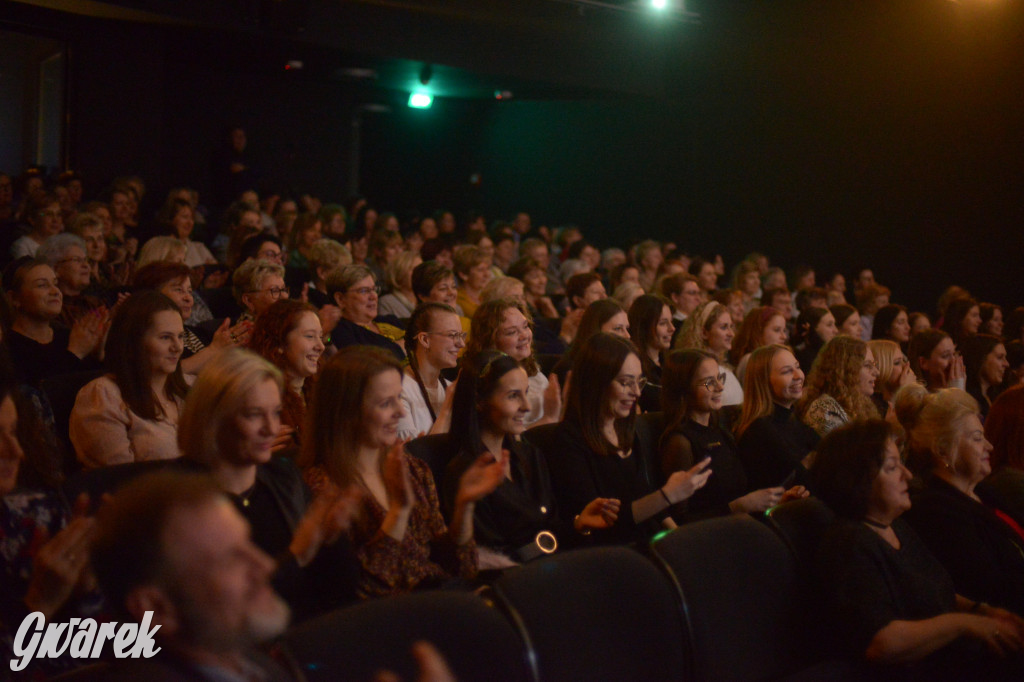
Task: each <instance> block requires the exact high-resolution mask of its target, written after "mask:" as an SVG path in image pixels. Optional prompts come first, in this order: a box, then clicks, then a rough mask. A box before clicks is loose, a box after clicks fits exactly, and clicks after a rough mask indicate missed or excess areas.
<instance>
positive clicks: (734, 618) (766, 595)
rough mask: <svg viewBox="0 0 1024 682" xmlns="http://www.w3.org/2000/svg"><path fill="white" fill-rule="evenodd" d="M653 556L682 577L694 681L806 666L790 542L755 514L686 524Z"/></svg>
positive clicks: (755, 676) (742, 678)
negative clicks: (787, 543) (802, 652)
mask: <svg viewBox="0 0 1024 682" xmlns="http://www.w3.org/2000/svg"><path fill="white" fill-rule="evenodd" d="M651 553H652V555H653V556H654V558H655V560H657V561H659V562H660V563H661V564H662V566H663V568H664V569H665V570H666V571H667V572H668V573H669V574H670V575H671V576H672V577H673V578H674V579H675V580H676V581H677V583H678V585H679V589H680V590H681V592H682V595H683V605H684V611H685V613H686V617H687V620H688V630H689V632H690V635H691V639H690V642H689V646H688V647H687V649H688V652H689V656H690V657H692V660H693V666H694V668H693V674H694V679H699V680H707V681H708V682H718V681H728V682H746V681H751V680H767V679H776V678H779V677H782V676H784V675H786V674H787V673H789V672H792V671H793V670H796V669H798V668H800V667H802V664H803V662H804V661H803V659H802V656H801V655H800V653H799V650H800V648H801V647H800V643H801V641H802V640H801V628H800V622H801V620H800V615H799V614H800V611H801V609H802V608H803V603H802V601H801V600H799V599H798V598H797V596H798V594H799V586H798V581H797V575H796V567H795V562H794V561H793V557H792V556H791V555H790V553H789V551H788V549H787V548H786V546H785V545H784V544H783V542H782V541H781V540H780V539H779V538H778V537H777V536H776V535H775V533H773V532H772V531H771V530H770V529H769V528H767V527H766V526H765V525H763V524H761V523H758V522H757V521H755V520H753V519H751V518H750V517H748V516H729V517H721V518H715V519H709V520H707V521H700V522H697V523H692V524H687V525H685V526H682V527H680V528H678V529H677V530H674V531H672V532H671V533H668V534H666V535H663V536H661V537H660V538H658V539H656V540H655V541H654V542H652V544H651Z"/></svg>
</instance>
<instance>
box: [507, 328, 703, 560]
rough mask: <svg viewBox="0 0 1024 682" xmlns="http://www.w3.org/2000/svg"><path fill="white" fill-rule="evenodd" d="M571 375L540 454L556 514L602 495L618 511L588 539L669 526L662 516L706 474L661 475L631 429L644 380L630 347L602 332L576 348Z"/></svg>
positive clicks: (633, 537) (622, 538)
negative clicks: (560, 414)
mask: <svg viewBox="0 0 1024 682" xmlns="http://www.w3.org/2000/svg"><path fill="white" fill-rule="evenodd" d="M572 376H573V379H572V381H570V382H569V384H570V385H569V395H568V398H567V402H566V411H565V419H564V420H563V421H562V422H561V423H560V424H559V426H558V429H557V431H556V432H555V434H554V437H553V438H551V439H550V442H549V443H547V444H545V448H550V451H548V450H545V453H544V454H545V456H546V457H547V460H548V466H549V467H550V468H551V482H552V485H553V487H554V491H555V499H556V500H558V508H559V511H560V513H561V514H562V518H563V519H565V520H566V521H568V520H571V519H572V518H573V515H574V514H576V513H577V512H576V511H575V510H577V509H583V508H584V507H585V506H586V505H587V504H589V503H590V502H591V501H592V500H593V499H594V498H595V497H604V498H612V499H617V500H619V501H620V507H619V515H618V518H617V519H616V520H615V523H614V525H612V526H611V527H610V528H606V529H603V530H596V531H594V533H593V536H592V537H593V541H594V542H599V543H603V544H616V543H617V544H624V543H629V542H633V541H637V540H639V541H646V540H647V539H649V538H650V536H651V535H652V534H653V533H655V532H657V531H658V530H659V529H661V528H662V527H665V526H667V527H673V526H674V525H675V524H674V523H672V522H671V520H670V519H667V518H666V517H667V513H666V512H667V511H668V510H669V507H671V506H673V505H675V504H678V503H680V502H682V501H683V500H685V499H687V498H688V497H690V495H692V494H693V492H694V491H695V490H697V489H699V488H700V487H701V486H702V485H704V483H705V481H707V477H708V475H709V473H708V472H707V471H706V470H705V468H706V465H704V464H701V465H697V466H694V467H692V468H689V470H688V471H676V472H674V473H672V474H671V475H670V476H668V477H665V478H663V477H662V476H661V475H660V472H659V471H658V470H657V467H656V465H655V463H654V460H653V455H654V452H653V443H648V442H645V440H644V439H643V438H641V437H639V434H638V433H637V432H636V430H635V428H634V424H635V422H636V402H637V399H638V398H639V397H640V392H641V391H642V390H643V385H644V383H645V382H644V377H643V375H642V374H641V370H640V356H639V354H638V353H637V351H636V347H635V346H633V344H632V343H630V342H629V341H627V340H626V339H623V338H620V337H617V336H614V335H612V334H608V333H605V332H600V333H598V334H596V335H594V336H593V337H591V338H590V339H589V340H588V341H587V342H586V343H585V344H584V345H583V347H582V348H581V349H580V352H579V354H578V355H577V356H576V360H575V362H574V363H573V367H572ZM527 437H529V434H527ZM666 478H667V480H666ZM663 481H664V484H663V485H661V487H660V488H659V487H658V486H659V484H661V483H662V482H663ZM659 520H664V521H666V522H667V523H666V524H665V525H663V524H661V523H659Z"/></svg>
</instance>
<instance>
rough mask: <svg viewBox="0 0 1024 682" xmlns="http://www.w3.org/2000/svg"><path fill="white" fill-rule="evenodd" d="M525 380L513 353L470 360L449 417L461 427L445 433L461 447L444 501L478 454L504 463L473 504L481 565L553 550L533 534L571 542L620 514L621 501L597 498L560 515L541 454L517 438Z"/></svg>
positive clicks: (451, 465)
mask: <svg viewBox="0 0 1024 682" xmlns="http://www.w3.org/2000/svg"><path fill="white" fill-rule="evenodd" d="M527 387H528V381H527V376H526V370H524V369H523V368H522V366H521V364H520V363H519V361H518V360H516V359H515V358H512V357H511V356H508V355H506V354H504V353H501V352H498V351H484V352H483V353H480V354H479V355H477V356H475V357H474V358H473V359H472V360H470V361H469V362H468V363H467V365H466V367H465V368H464V369H463V375H462V378H460V379H459V384H458V386H457V387H456V389H455V407H454V412H453V419H454V420H455V422H456V423H458V424H459V426H460V428H459V429H458V431H455V432H452V433H451V434H450V435H449V441H450V442H451V444H452V446H453V447H452V450H453V451H454V452H457V453H458V454H457V455H456V456H455V457H454V459H452V461H451V462H450V463H449V464H448V471H447V474H446V476H445V481H444V496H443V497H444V499H445V501H446V503H447V504H448V506H449V508H450V506H451V503H452V500H453V499H454V495H455V492H456V488H457V485H458V482H459V479H460V478H461V477H462V474H463V472H465V471H466V470H467V469H468V468H469V467H471V466H473V463H474V462H476V460H477V458H479V457H480V454H481V453H487V454H489V455H490V456H491V457H493V458H494V459H495V460H496V461H499V462H501V463H502V467H503V470H504V476H503V478H502V481H501V484H500V485H499V486H498V487H497V488H496V489H495V490H494V492H492V493H491V494H490V495H488V496H487V497H485V498H483V499H482V500H480V501H479V502H477V503H476V507H475V511H474V514H473V526H474V529H475V531H474V534H475V537H476V540H477V544H478V549H479V550H480V559H481V567H485V566H491V567H495V568H504V567H508V566H510V565H512V564H513V563H514V562H524V561H529V560H530V559H533V558H537V557H539V556H543V555H544V554H546V553H550V551H552V550H553V548H552V547H551V545H550V544H547V543H546V542H545V540H541V539H539V538H538V534H539V533H541V532H545V531H546V532H547V533H548V534H550V535H553V536H554V538H555V543H554V544H555V545H556V546H557V547H563V548H565V547H572V546H573V545H577V544H579V543H580V541H582V539H583V538H582V536H581V535H580V534H581V533H582V534H583V535H589V534H590V531H591V530H601V529H604V528H607V527H609V526H610V525H612V524H614V523H615V520H616V518H617V517H618V512H619V501H618V500H613V499H604V498H596V499H594V500H591V501H590V503H589V504H587V505H586V506H585V507H583V508H582V509H581V510H579V511H578V513H577V514H576V516H575V519H574V521H573V525H572V526H570V525H569V524H568V523H566V522H565V521H564V520H562V518H561V517H560V515H559V513H558V507H557V503H556V501H555V497H554V494H553V492H552V489H551V475H550V473H549V471H548V466H547V462H546V460H545V459H544V457H543V456H542V455H541V453H540V451H539V450H538V449H537V448H536V447H535V446H534V445H532V444H531V443H530V442H529V441H528V440H523V439H521V438H519V436H521V435H522V433H523V431H525V429H526V420H525V417H526V415H527V414H528V413H529V409H530V406H529V402H528V401H527V399H526V394H527ZM546 540H547V541H550V538H546ZM541 547H545V548H546V549H541ZM484 550H488V551H486V552H485V551H484ZM485 558H486V559H487V563H486V564H485V563H484V559H485Z"/></svg>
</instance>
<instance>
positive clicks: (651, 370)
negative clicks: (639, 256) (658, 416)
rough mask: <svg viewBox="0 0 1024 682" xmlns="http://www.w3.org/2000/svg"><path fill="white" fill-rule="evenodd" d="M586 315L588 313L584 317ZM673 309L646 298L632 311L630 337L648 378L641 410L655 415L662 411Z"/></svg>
mask: <svg viewBox="0 0 1024 682" xmlns="http://www.w3.org/2000/svg"><path fill="white" fill-rule="evenodd" d="M584 314H586V313H584ZM675 330H676V328H675V326H674V325H673V324H672V308H671V307H669V305H668V304H667V303H665V302H664V301H663V300H662V299H661V298H659V297H657V296H652V295H650V294H645V295H643V296H640V297H639V298H637V299H636V300H635V301H633V305H632V306H631V307H630V309H629V333H630V337H631V338H632V340H633V345H635V346H636V347H637V350H639V351H640V366H641V368H642V371H643V373H644V377H646V378H647V384H646V385H644V390H643V393H641V394H640V409H641V410H642V411H644V412H656V411H658V410H660V409H661V359H662V354H663V353H667V352H668V351H669V350H670V349H671V348H672V335H673V334H674V333H675Z"/></svg>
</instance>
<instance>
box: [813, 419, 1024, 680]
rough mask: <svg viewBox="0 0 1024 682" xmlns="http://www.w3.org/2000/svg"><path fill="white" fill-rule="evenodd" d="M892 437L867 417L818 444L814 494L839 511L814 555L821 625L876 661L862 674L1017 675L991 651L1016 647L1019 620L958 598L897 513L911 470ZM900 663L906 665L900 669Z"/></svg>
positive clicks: (843, 645) (1014, 663) (841, 643)
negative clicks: (906, 465) (901, 457)
mask: <svg viewBox="0 0 1024 682" xmlns="http://www.w3.org/2000/svg"><path fill="white" fill-rule="evenodd" d="M896 438H897V436H896V431H895V427H893V426H892V425H890V424H889V423H888V422H884V421H882V420H879V419H870V420H865V421H862V422H855V423H851V424H848V425H846V426H843V427H841V428H838V429H836V430H835V431H833V432H832V433H830V434H829V435H828V436H826V437H825V438H824V439H822V441H821V443H819V444H818V454H817V457H816V458H815V462H814V467H813V469H812V470H811V473H812V477H813V485H814V490H815V494H817V495H818V496H820V497H821V499H822V500H823V501H824V502H825V503H826V504H827V505H828V506H829V507H831V509H832V511H834V512H835V513H836V515H837V516H838V517H839V519H838V520H837V521H836V522H835V523H834V524H833V525H832V526H831V527H830V528H829V529H828V530H827V531H826V532H825V533H824V535H823V537H822V539H821V544H820V546H819V548H818V553H817V561H816V569H817V570H816V572H817V579H818V583H819V585H820V588H819V589H820V595H821V599H822V603H821V605H820V606H821V608H820V609H819V613H820V614H822V616H823V617H824V618H827V619H828V622H827V623H823V626H824V627H827V628H828V631H831V632H832V633H833V639H834V641H835V644H836V646H837V647H838V648H840V650H841V651H842V652H844V653H845V654H846V655H848V656H849V657H851V658H853V659H855V660H858V661H861V662H867V663H870V664H873V665H872V667H871V668H870V669H869V670H867V671H865V672H866V673H867V674H868V675H869V676H870V678H872V679H880V678H882V677H886V678H888V677H890V676H892V675H899V674H902V675H904V676H905V675H907V674H908V673H909V674H910V675H909V676H910V678H911V679H1013V678H1012V677H1011V675H1012V671H1013V669H1014V668H1015V667H1016V669H1017V670H1018V673H1017V674H1018V677H1016V679H1020V677H1019V665H1020V659H1019V655H1018V656H1017V657H1016V658H1015V659H1007V660H1006V661H1004V662H1000V661H999V659H998V658H997V657H996V656H993V655H992V652H994V653H996V654H1002V653H1003V652H1016V651H1019V649H1020V647H1021V638H1022V636H1024V621H1021V619H1020V618H1019V617H1017V616H1015V615H1013V614H1011V613H1010V612H1008V611H1005V610H1003V609H1000V608H996V607H994V606H988V605H986V604H983V603H979V602H975V601H973V600H971V599H969V598H967V597H963V596H960V595H959V594H957V593H956V589H955V587H954V584H953V581H952V580H951V579H950V577H949V574H948V573H946V571H945V569H943V567H942V565H941V564H940V563H939V562H938V561H936V559H935V557H933V556H932V554H931V553H930V552H929V551H928V548H927V546H926V545H925V544H924V542H922V540H921V539H920V538H919V537H918V535H917V534H916V533H915V532H914V531H913V529H911V527H910V526H909V525H908V524H907V523H906V522H905V521H904V520H903V519H901V518H900V516H901V515H902V514H903V513H904V512H906V511H907V510H908V509H910V508H911V503H910V496H909V494H908V482H909V480H910V479H911V478H912V476H911V474H910V471H908V470H907V468H906V467H905V466H904V465H903V463H902V461H901V460H900V452H899V448H898V446H897V444H896ZM974 566H975V567H979V563H978V562H977V561H976V562H974ZM980 645H985V646H980ZM986 647H987V648H988V649H990V650H991V651H990V652H985V651H984V649H985V648H986ZM986 654H988V655H987V656H986ZM993 663H994V664H995V665H994V666H992V665H991V664H993ZM906 665H909V666H910V670H907V669H906V668H904V667H897V666H906ZM879 666H884V667H879ZM1000 666H1003V667H1002V669H1001V670H1000ZM992 667H995V668H996V669H995V670H993V669H992ZM1000 672H1001V673H1002V676H999V675H993V673H1000Z"/></svg>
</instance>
